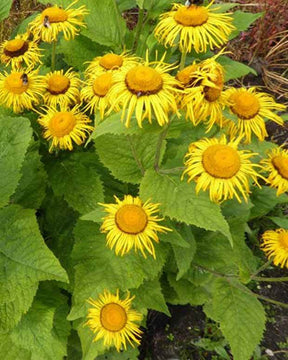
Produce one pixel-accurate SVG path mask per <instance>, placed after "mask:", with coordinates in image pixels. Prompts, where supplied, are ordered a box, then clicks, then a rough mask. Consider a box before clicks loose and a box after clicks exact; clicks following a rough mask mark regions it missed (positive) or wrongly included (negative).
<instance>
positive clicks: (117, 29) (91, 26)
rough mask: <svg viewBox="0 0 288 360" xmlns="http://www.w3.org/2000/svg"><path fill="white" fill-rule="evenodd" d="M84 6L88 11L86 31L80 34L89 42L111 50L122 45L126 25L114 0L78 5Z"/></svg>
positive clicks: (86, 0) (87, 2)
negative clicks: (89, 40) (91, 41)
mask: <svg viewBox="0 0 288 360" xmlns="http://www.w3.org/2000/svg"><path fill="white" fill-rule="evenodd" d="M81 3H83V4H85V5H86V7H87V9H89V11H90V13H89V15H86V16H85V23H86V25H87V29H83V30H82V34H84V35H85V36H88V37H89V38H90V39H91V40H93V41H95V42H97V43H99V44H101V45H105V46H109V47H112V48H114V49H115V48H120V47H122V45H123V41H124V36H125V32H126V24H125V21H124V20H123V18H122V17H121V14H120V12H119V9H118V7H117V4H116V1H115V0H105V1H103V0H81V1H80V2H79V4H81Z"/></svg>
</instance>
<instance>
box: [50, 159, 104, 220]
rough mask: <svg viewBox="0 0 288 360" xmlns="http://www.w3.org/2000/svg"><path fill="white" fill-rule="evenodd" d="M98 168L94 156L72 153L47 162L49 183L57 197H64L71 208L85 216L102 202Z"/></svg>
mask: <svg viewBox="0 0 288 360" xmlns="http://www.w3.org/2000/svg"><path fill="white" fill-rule="evenodd" d="M98 167H99V166H98V161H97V156H96V155H95V154H93V153H72V154H69V155H67V156H64V157H63V158H61V159H57V160H56V159H53V161H50V162H49V164H48V166H47V171H48V175H49V182H50V183H51V185H52V188H53V191H54V193H55V194H56V195H57V196H64V199H65V200H66V201H67V202H68V204H69V205H70V206H71V207H72V208H74V209H75V210H77V211H78V212H79V213H82V214H85V213H87V212H90V211H92V210H94V209H95V208H96V207H97V203H98V202H99V201H100V202H103V200H104V194H103V187H102V182H101V180H100V177H99V174H98Z"/></svg>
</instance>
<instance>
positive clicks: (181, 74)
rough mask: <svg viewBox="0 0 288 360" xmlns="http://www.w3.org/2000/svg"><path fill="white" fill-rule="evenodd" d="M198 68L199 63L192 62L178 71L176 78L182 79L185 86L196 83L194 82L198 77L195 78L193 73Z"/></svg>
mask: <svg viewBox="0 0 288 360" xmlns="http://www.w3.org/2000/svg"><path fill="white" fill-rule="evenodd" d="M197 69H198V65H197V64H192V65H189V66H186V67H185V68H184V69H183V70H180V71H178V73H177V75H176V79H177V80H178V81H180V82H181V83H182V84H183V85H184V86H185V87H188V86H189V85H196V84H194V83H195V81H196V78H195V77H194V78H193V73H194V72H195V71H196V70H197Z"/></svg>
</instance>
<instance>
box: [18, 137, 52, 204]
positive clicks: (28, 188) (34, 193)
mask: <svg viewBox="0 0 288 360" xmlns="http://www.w3.org/2000/svg"><path fill="white" fill-rule="evenodd" d="M38 148H39V144H38V143H36V142H33V143H32V144H31V145H30V146H29V148H28V150H27V153H26V156H25V159H24V162H23V165H22V169H21V172H22V176H21V179H20V181H19V184H18V186H17V188H16V191H15V193H14V195H13V196H12V198H11V202H13V203H17V204H19V205H22V206H23V207H25V208H30V209H38V208H39V207H40V204H41V202H42V200H43V198H44V197H45V190H46V186H47V183H46V180H47V174H46V172H45V169H44V165H43V163H42V162H41V160H40V156H39V152H38V150H39V149H38Z"/></svg>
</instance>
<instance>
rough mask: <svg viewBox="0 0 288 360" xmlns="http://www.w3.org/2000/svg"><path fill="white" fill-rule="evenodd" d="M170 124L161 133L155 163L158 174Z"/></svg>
mask: <svg viewBox="0 0 288 360" xmlns="http://www.w3.org/2000/svg"><path fill="white" fill-rule="evenodd" d="M168 127H169V124H167V125H166V128H165V129H164V130H163V131H162V132H161V134H160V135H159V139H158V143H157V148H156V153H155V161H154V169H155V170H156V171H157V172H158V171H159V162H160V155H161V148H162V143H163V141H164V140H165V138H166V135H167V132H168Z"/></svg>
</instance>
